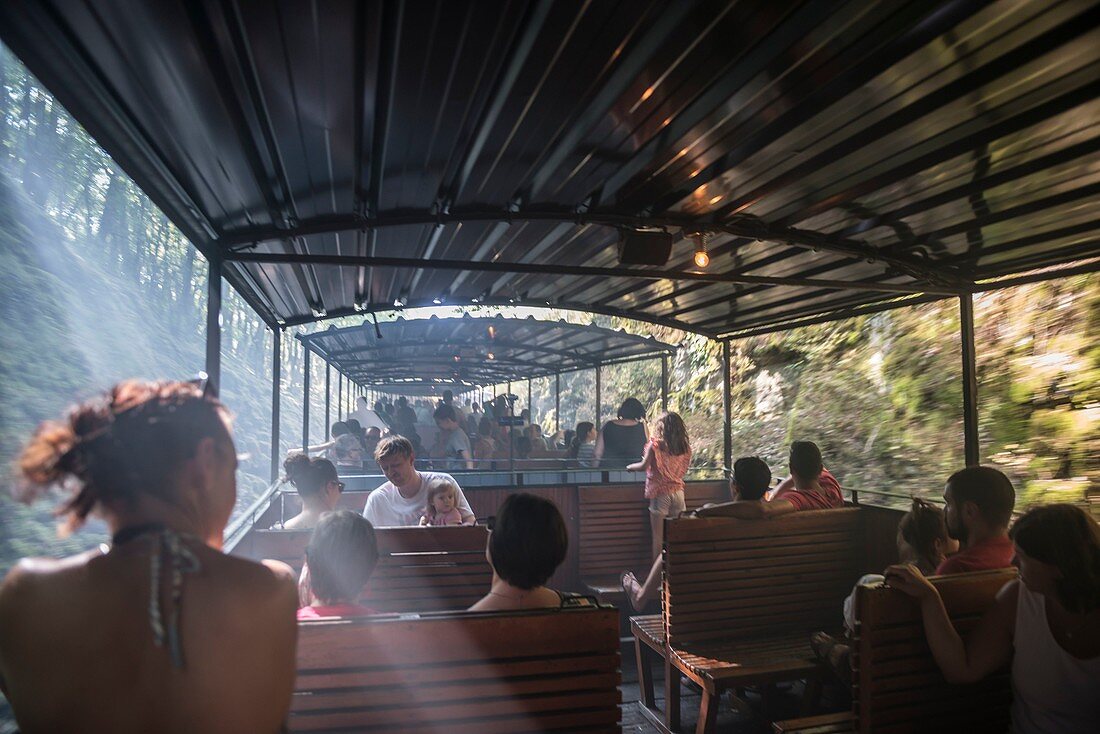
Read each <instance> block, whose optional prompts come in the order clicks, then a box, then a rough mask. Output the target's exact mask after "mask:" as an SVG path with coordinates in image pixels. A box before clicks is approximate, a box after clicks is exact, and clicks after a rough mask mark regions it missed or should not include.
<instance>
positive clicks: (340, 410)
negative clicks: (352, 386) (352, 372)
mask: <svg viewBox="0 0 1100 734" xmlns="http://www.w3.org/2000/svg"><path fill="white" fill-rule="evenodd" d="M336 420H338V421H342V420H344V375H343V374H342V373H337V374H336Z"/></svg>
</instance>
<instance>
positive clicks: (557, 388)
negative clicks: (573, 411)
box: [554, 372, 561, 433]
mask: <svg viewBox="0 0 1100 734" xmlns="http://www.w3.org/2000/svg"><path fill="white" fill-rule="evenodd" d="M560 430H561V373H560V372H555V373H554V433H557V432H558V431H560Z"/></svg>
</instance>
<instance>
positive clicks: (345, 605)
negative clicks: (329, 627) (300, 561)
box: [298, 510, 378, 619]
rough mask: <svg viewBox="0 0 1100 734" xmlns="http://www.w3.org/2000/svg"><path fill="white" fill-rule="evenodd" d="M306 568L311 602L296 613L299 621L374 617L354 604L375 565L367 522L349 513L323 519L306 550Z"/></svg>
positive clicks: (374, 545) (375, 554)
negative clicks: (319, 618)
mask: <svg viewBox="0 0 1100 734" xmlns="http://www.w3.org/2000/svg"><path fill="white" fill-rule="evenodd" d="M306 564H307V566H308V568H309V574H308V579H309V581H308V584H309V595H310V602H309V605H308V606H304V607H302V608H301V609H299V610H298V619H316V618H318V617H356V616H363V615H365V614H374V610H372V609H369V608H367V607H365V606H362V605H361V604H358V603H357V600H358V599H359V596H360V595H361V594H362V593H363V588H364V587H365V586H366V585H367V581H368V580H369V579H370V575H371V573H373V572H374V567H375V566H376V565H377V564H378V543H377V541H376V540H375V537H374V527H373V526H372V525H371V524H370V521H368V520H366V519H364V518H362V517H360V516H359V515H358V514H357V513H354V512H352V511H351V510H337V511H336V512H330V513H328V514H327V515H325V516H324V517H322V518H321V521H320V522H318V523H317V527H316V528H314V530H313V535H312V536H311V537H310V539H309V545H307V546H306ZM303 576H305V574H303Z"/></svg>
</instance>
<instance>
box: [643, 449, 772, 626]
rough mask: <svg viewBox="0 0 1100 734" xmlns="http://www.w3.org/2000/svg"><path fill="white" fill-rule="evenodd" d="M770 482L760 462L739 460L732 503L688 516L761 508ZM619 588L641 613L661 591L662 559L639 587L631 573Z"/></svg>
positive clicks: (752, 458) (733, 478) (735, 466)
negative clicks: (739, 506) (740, 507)
mask: <svg viewBox="0 0 1100 734" xmlns="http://www.w3.org/2000/svg"><path fill="white" fill-rule="evenodd" d="M771 481H772V472H771V469H769V468H768V465H767V464H765V463H764V461H763V460H762V459H758V458H756V457H755V456H745V457H742V458H740V459H738V460H737V461H735V462H734V463H733V476H731V477H730V494H732V495H733V502H728V503H725V504H721V505H706V506H705V507H703V508H701V509H699V510H697V511H695V512H693V513H689V515H693V516H698V517H705V516H721V515H728V510H722V511H720V512H713V513H712V512H711V510H712V509H714V510H717V509H718V508H729V507H731V506H733V505H759V504H763V503H764V501H765V500H764V495H765V494H766V493H767V491H768V485H769V484H771ZM622 585H623V591H624V592H626V598H627V600H628V601H629V602H630V606H631V607H633V608H634V611H636V612H640V611H641V610H642V609H643V608H644V607H645V605H646V603H647V602H649V601H652V600H653V599H656V598H657V594H658V593H659V592H660V590H661V556H660V555H658V556H657V557H656V558H654V559H653V565H652V566H651V567H650V569H649V574H648V575H647V576H646V580H645V583H644V584H639V583H638V578H637V577H636V576H635V575H634V573H633V572H632V571H625V572H624V573H623V575H622Z"/></svg>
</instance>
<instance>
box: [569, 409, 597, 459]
mask: <svg viewBox="0 0 1100 734" xmlns="http://www.w3.org/2000/svg"><path fill="white" fill-rule="evenodd" d="M567 456H568V458H570V459H575V460H576V462H577V466H579V467H582V468H588V467H592V466H595V465H596V458H595V457H596V424H594V423H590V422H589V421H581V422H580V423H578V424H577V431H576V433H575V434H574V435H573V440H572V441H571V442H570V444H569V453H568V454H567Z"/></svg>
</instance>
